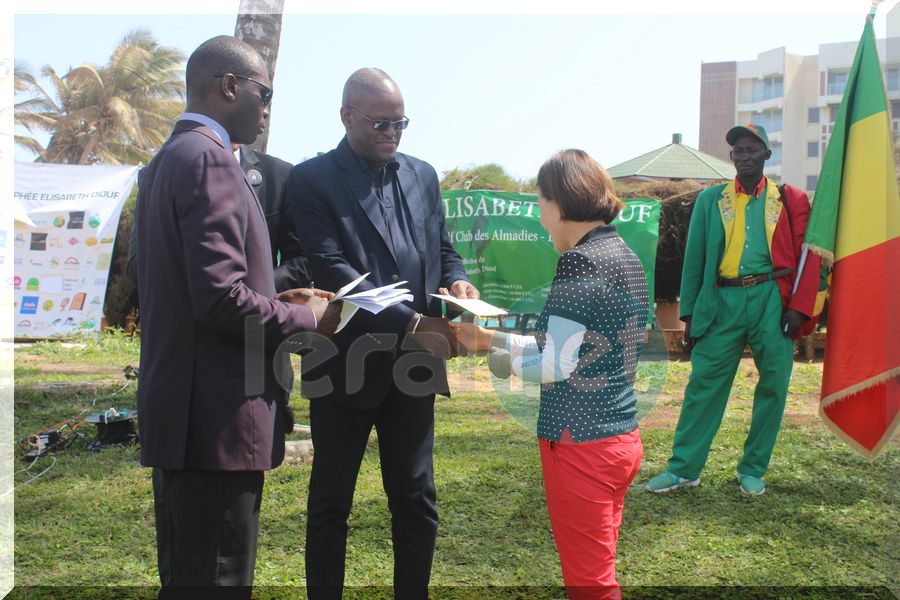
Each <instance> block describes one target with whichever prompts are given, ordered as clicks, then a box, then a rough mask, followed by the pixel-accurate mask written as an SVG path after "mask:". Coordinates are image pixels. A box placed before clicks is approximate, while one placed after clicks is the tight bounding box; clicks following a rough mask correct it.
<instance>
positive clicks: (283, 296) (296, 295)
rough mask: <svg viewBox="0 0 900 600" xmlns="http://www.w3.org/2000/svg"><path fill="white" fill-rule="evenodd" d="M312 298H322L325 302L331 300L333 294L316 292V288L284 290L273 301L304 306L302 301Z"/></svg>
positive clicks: (323, 291)
mask: <svg viewBox="0 0 900 600" xmlns="http://www.w3.org/2000/svg"><path fill="white" fill-rule="evenodd" d="M312 296H318V297H319V298H324V299H325V300H331V299H332V298H334V292H326V291H325V290H318V289H316V288H294V289H291V290H284V291H283V292H280V293H279V294H278V295H277V296H275V299H276V300H281V301H282V302H288V303H290V304H305V302H303V301H304V300H305V299H307V298H310V297H312Z"/></svg>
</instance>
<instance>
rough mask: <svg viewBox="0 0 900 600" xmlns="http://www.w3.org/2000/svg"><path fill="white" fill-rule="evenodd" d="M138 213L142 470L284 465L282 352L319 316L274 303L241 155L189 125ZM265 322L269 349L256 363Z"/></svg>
mask: <svg viewBox="0 0 900 600" xmlns="http://www.w3.org/2000/svg"><path fill="white" fill-rule="evenodd" d="M137 212H138V217H137V219H136V222H137V227H138V237H139V238H140V240H141V254H142V256H145V257H147V260H140V261H138V263H139V264H138V281H139V294H140V306H141V368H140V385H139V388H138V423H139V429H140V437H141V463H142V464H144V465H146V466H153V467H162V468H168V469H200V470H213V471H246V470H264V469H270V468H273V467H276V466H278V465H279V464H280V463H281V461H282V459H283V457H284V436H283V434H282V423H281V412H280V411H279V410H277V405H278V403H280V402H285V401H286V400H287V394H288V392H287V391H285V390H284V389H283V388H282V387H281V386H279V385H278V382H277V381H276V379H275V375H274V356H275V353H274V349H275V348H276V347H277V346H278V344H279V343H281V342H282V341H283V340H284V339H285V338H287V337H288V336H290V335H292V334H294V333H297V332H300V331H303V330H308V329H312V328H313V327H314V326H315V319H314V317H313V315H312V312H311V311H310V310H309V309H308V308H306V307H302V306H296V305H289V304H285V303H283V302H279V301H277V300H275V299H274V298H275V282H274V278H273V275H272V253H271V249H270V244H269V235H268V231H267V229H266V220H265V217H264V215H263V213H262V210H261V209H260V205H259V202H258V200H257V199H256V196H255V195H254V193H253V190H252V188H251V186H250V183H249V182H248V181H247V179H246V177H245V175H244V172H243V171H242V170H241V168H240V165H238V163H237V161H236V160H235V158H234V155H233V154H232V152H231V149H230V148H226V147H225V146H224V144H223V142H222V141H221V140H220V139H219V137H218V136H217V135H216V134H215V133H214V132H213V131H212V130H211V129H209V128H208V127H205V126H203V125H201V124H199V123H196V122H193V121H179V122H178V124H177V125H176V126H175V130H174V131H173V132H172V136H171V137H170V138H169V140H168V141H167V142H166V143H165V145H164V146H163V147H162V148H161V149H160V151H159V153H157V155H156V156H155V157H154V159H153V160H152V161H151V162H150V164H149V165H148V166H147V168H146V171H145V173H144V177H143V181H142V185H141V188H140V192H139V197H138V201H137ZM254 317H255V318H256V319H255V320H256V322H257V323H259V325H258V328H257V330H258V329H259V328H261V329H262V331H263V332H264V334H265V335H264V340H265V347H262V346H259V345H257V346H256V348H257V351H256V354H254V356H255V359H254V360H250V361H247V360H246V359H245V350H244V347H245V343H244V337H245V331H246V327H247V322H248V318H250V320H251V321H252V320H254ZM251 352H252V351H251ZM281 360H282V361H284V360H287V358H286V355H281ZM245 363H246V364H245Z"/></svg>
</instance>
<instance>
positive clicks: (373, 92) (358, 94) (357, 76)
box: [341, 67, 400, 107]
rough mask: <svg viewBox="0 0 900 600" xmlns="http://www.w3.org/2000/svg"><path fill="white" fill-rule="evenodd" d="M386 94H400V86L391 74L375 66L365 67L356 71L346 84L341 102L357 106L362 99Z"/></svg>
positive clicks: (345, 104)
mask: <svg viewBox="0 0 900 600" xmlns="http://www.w3.org/2000/svg"><path fill="white" fill-rule="evenodd" d="M384 94H390V95H394V94H400V88H398V87H397V84H396V83H394V80H393V79H391V76H390V75H388V74H387V73H385V72H384V71H382V70H381V69H376V68H374V67H365V68H362V69H359V70H357V71H354V72H353V74H352V75H350V77H349V78H348V79H347V83H345V84H344V95H343V96H342V97H341V104H343V105H344V106H353V107H355V106H357V105H358V104H359V103H360V102H361V101H362V99H364V98H369V97H372V96H380V95H384Z"/></svg>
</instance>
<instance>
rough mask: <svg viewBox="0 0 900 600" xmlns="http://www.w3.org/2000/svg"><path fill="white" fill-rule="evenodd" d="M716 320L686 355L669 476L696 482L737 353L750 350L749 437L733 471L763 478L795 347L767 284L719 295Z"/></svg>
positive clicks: (777, 297) (773, 290)
mask: <svg viewBox="0 0 900 600" xmlns="http://www.w3.org/2000/svg"><path fill="white" fill-rule="evenodd" d="M718 297H719V306H718V311H717V313H716V318H715V320H714V321H713V322H712V323H711V324H710V326H709V329H707V331H706V332H705V333H704V334H703V336H702V337H700V338H699V339H698V340H697V342H696V345H695V346H694V350H693V352H692V353H691V376H690V379H689V380H688V385H687V388H686V389H685V392H684V402H683V403H682V405H681V416H680V417H679V418H678V426H677V427H676V429H675V442H674V444H673V447H672V457H671V458H670V459H669V466H668V470H669V472H670V473H673V474H675V475H678V476H679V477H686V478H688V479H696V478H697V477H699V476H700V471H701V470H702V469H703V466H704V465H705V464H706V459H707V457H708V456H709V447H710V445H711V444H712V440H713V438H714V437H715V435H716V432H717V431H718V430H719V426H720V425H721V424H722V416H723V415H724V414H725V406H726V404H727V403H728V395H729V392H730V391H731V385H732V383H733V382H734V375H735V372H736V371H737V367H738V364H739V363H740V360H741V354H743V351H744V347H745V346H746V345H747V344H749V345H750V349H751V350H752V351H753V361H754V363H755V364H756V369H757V371H758V372H759V383H757V385H756V390H755V391H754V393H753V416H752V419H751V422H750V433H749V435H748V436H747V441H746V442H745V444H744V456H743V458H741V461H740V463H738V473H741V474H743V475H752V476H754V477H762V476H763V475H765V473H766V469H767V468H768V466H769V459H770V458H771V457H772V450H773V449H774V447H775V440H776V438H777V437H778V430H779V429H780V428H781V418H782V416H783V415H784V405H785V401H786V400H787V391H788V383H789V382H790V379H791V370H792V369H793V366H794V342H793V340H791V339H790V338H787V337H785V336H784V334H783V333H782V332H781V329H780V327H781V313H782V305H781V297H780V295H779V292H778V286H777V284H776V283H775V282H774V281H768V282H765V283H762V284H759V285H757V286H754V287H751V288H743V287H723V288H719V290H718Z"/></svg>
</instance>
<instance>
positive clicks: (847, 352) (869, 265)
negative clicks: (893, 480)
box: [804, 17, 900, 459]
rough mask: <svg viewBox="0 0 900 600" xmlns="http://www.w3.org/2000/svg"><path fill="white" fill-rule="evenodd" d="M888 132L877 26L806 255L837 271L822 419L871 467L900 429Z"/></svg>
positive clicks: (832, 151) (843, 117)
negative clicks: (869, 461) (815, 255)
mask: <svg viewBox="0 0 900 600" xmlns="http://www.w3.org/2000/svg"><path fill="white" fill-rule="evenodd" d="M890 125H891V122H890V116H889V115H888V106H887V102H886V100H885V93H884V82H883V79H882V75H881V64H880V62H879V60H878V52H877V49H876V46H875V33H874V31H873V28H872V20H871V17H870V18H869V19H868V20H867V21H866V26H865V29H864V30H863V35H862V39H861V40H860V42H859V47H858V48H857V50H856V58H854V60H853V67H852V68H851V70H850V75H849V77H848V80H847V88H846V90H845V92H844V99H843V101H842V102H841V107H840V110H839V111H838V114H837V118H836V119H835V122H834V132H833V133H832V135H831V140H830V142H829V144H828V149H827V151H826V153H825V158H824V160H823V163H822V171H821V173H820V175H819V182H818V185H817V186H816V195H815V198H814V201H813V206H812V212H811V213H810V217H809V225H808V227H807V230H806V237H805V241H804V247H805V248H806V249H808V251H810V252H815V253H816V254H819V255H820V256H821V257H822V264H823V265H828V266H833V271H832V272H831V296H830V297H831V301H830V305H829V309H828V319H827V321H828V335H827V341H826V347H825V365H824V372H823V376H822V393H821V401H820V405H819V414H820V415H821V417H822V419H823V420H824V421H825V423H826V425H827V426H828V427H829V428H830V429H831V430H832V431H834V432H835V433H836V434H837V435H838V436H839V437H841V438H842V439H844V440H845V441H846V442H847V443H848V444H849V445H850V446H852V447H853V448H854V449H855V450H857V451H858V452H860V453H861V454H863V455H864V456H866V457H869V458H871V459H874V458H875V457H876V456H877V455H878V453H879V452H880V451H881V449H882V447H883V446H884V444H885V443H887V441H888V440H889V439H890V437H891V434H892V433H893V431H894V429H895V428H896V427H897V424H898V423H900V419H898V414H900V197H898V194H897V180H896V175H895V172H894V153H893V147H892V140H891V127H890Z"/></svg>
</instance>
